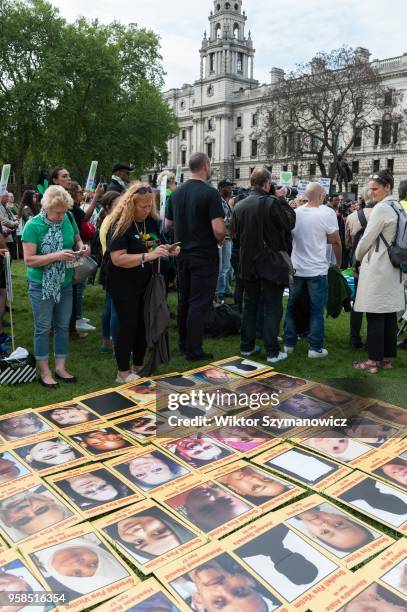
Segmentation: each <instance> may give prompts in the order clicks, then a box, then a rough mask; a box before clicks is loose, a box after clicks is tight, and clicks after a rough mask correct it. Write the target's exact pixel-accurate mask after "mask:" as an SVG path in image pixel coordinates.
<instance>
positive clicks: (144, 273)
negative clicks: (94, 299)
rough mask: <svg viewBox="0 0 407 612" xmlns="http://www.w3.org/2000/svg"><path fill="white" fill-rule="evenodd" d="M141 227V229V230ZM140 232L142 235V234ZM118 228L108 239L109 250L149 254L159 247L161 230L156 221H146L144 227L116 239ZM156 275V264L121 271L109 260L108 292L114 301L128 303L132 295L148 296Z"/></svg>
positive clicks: (139, 225)
mask: <svg viewBox="0 0 407 612" xmlns="http://www.w3.org/2000/svg"><path fill="white" fill-rule="evenodd" d="M137 226H138V227H137ZM139 231H140V234H139ZM113 232H114V226H112V227H111V228H110V229H109V232H108V235H107V250H108V252H109V253H111V252H112V251H126V252H127V253H129V255H133V254H138V253H148V252H150V251H152V250H154V248H155V247H157V246H158V244H159V230H158V225H157V222H156V221H154V219H150V218H148V219H146V222H145V226H144V223H138V224H137V225H136V224H135V223H133V225H131V226H130V227H129V229H128V230H127V231H126V232H124V234H121V235H120V236H116V237H115V238H112V236H113ZM151 274H152V263H149V262H146V263H145V264H144V267H143V266H136V267H135V268H120V267H118V266H115V265H114V264H113V263H112V261H111V259H110V258H109V261H108V264H107V270H106V288H107V290H108V292H109V293H110V295H111V296H112V298H113V299H128V298H129V297H131V296H132V295H135V294H137V295H138V294H140V293H144V291H145V290H146V287H147V284H148V281H149V280H150V278H151Z"/></svg>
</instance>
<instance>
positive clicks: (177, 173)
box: [175, 164, 182, 185]
mask: <svg viewBox="0 0 407 612" xmlns="http://www.w3.org/2000/svg"><path fill="white" fill-rule="evenodd" d="M181 174H182V164H178V166H177V172H176V174H175V182H176V183H177V185H178V183H180V182H181Z"/></svg>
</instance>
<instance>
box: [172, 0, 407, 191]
mask: <svg viewBox="0 0 407 612" xmlns="http://www.w3.org/2000/svg"><path fill="white" fill-rule="evenodd" d="M246 20H247V16H246V14H245V11H244V10H242V0H229V1H228V0H215V1H214V8H213V10H212V11H211V12H210V15H209V31H208V32H205V33H204V37H203V40H202V44H201V48H200V51H199V53H200V75H199V79H198V80H197V81H195V82H194V84H193V85H189V84H184V85H182V87H180V88H179V89H170V90H169V91H167V92H165V94H164V96H165V98H166V100H167V101H168V104H169V105H170V106H171V107H172V108H173V109H174V111H175V113H176V115H177V117H178V121H179V127H180V129H179V133H178V135H177V136H176V137H175V138H173V139H172V140H171V141H170V142H169V144H168V150H169V156H168V164H167V165H168V168H171V169H175V168H176V166H177V165H179V164H181V165H182V168H183V171H182V178H183V180H185V179H186V178H188V158H189V156H190V155H191V153H193V152H194V151H205V152H206V153H207V154H208V155H209V157H210V158H211V160H212V165H213V179H214V181H215V182H216V181H218V180H220V179H221V178H223V177H225V176H227V177H229V178H232V177H233V180H234V181H235V182H236V184H237V185H241V186H245V185H247V183H248V179H249V176H250V173H251V170H252V168H253V167H254V166H256V165H259V164H261V165H266V166H267V167H269V168H270V169H271V170H272V174H273V178H274V179H275V180H278V178H279V174H280V171H281V170H289V171H292V172H293V174H294V180H295V181H297V180H299V179H301V178H302V179H312V178H314V177H318V167H317V166H316V164H315V163H314V160H310V159H309V158H308V159H306V158H304V159H294V158H292V157H290V156H288V155H287V156H286V157H278V158H274V159H273V158H271V157H268V156H267V153H266V152H264V147H260V141H259V108H260V107H261V106H262V104H263V103H264V99H265V97H266V96H267V95H268V94H269V93H270V89H271V88H273V86H276V84H277V83H278V81H279V80H280V79H281V77H282V76H283V75H284V71H283V70H282V69H281V68H272V69H271V72H270V74H271V78H270V82H269V83H268V84H259V82H258V81H256V80H255V79H254V55H255V49H254V47H253V41H252V37H251V33H250V31H248V33H247V34H246V31H245V29H246ZM357 53H358V54H359V55H360V56H361V57H364V58H365V60H366V61H370V60H369V57H370V53H369V51H368V50H367V49H364V48H362V47H359V48H358V49H357ZM372 63H373V65H375V66H376V67H377V68H378V69H379V71H380V73H381V74H382V75H383V77H384V84H385V86H386V87H389V88H393V89H394V90H398V91H400V92H402V94H403V92H404V95H402V99H403V100H404V102H403V105H404V106H406V105H407V95H405V94H407V53H405V54H403V55H402V56H400V57H394V58H390V59H385V60H373V62H372ZM398 128H399V126H398V125H394V124H393V123H391V122H390V121H387V123H386V117H385V116H383V117H380V118H378V124H377V126H376V129H375V130H373V131H371V130H369V131H368V133H366V134H365V133H363V134H361V135H360V138H358V139H357V141H356V142H355V145H354V146H353V148H352V149H351V150H350V151H349V153H348V154H347V160H348V163H349V164H350V165H351V166H352V170H353V174H354V179H353V184H352V188H351V189H352V191H354V192H356V193H357V191H358V189H359V190H360V188H361V187H362V186H364V185H365V184H366V179H367V177H368V175H369V174H371V173H372V172H375V171H377V170H379V169H383V168H385V167H388V168H390V169H391V170H392V171H393V173H394V176H395V181H396V184H398V182H399V181H400V180H401V179H402V178H406V177H407V145H406V140H405V139H404V138H402V137H401V131H400V130H399V129H398ZM327 161H329V160H327Z"/></svg>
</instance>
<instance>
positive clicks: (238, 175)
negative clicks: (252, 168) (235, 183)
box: [235, 168, 240, 179]
mask: <svg viewBox="0 0 407 612" xmlns="http://www.w3.org/2000/svg"><path fill="white" fill-rule="evenodd" d="M235 179H240V168H235Z"/></svg>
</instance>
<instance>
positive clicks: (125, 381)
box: [116, 372, 140, 385]
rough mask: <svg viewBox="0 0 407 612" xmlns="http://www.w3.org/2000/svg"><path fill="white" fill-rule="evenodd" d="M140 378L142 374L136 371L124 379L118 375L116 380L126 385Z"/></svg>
mask: <svg viewBox="0 0 407 612" xmlns="http://www.w3.org/2000/svg"><path fill="white" fill-rule="evenodd" d="M139 378H140V376H139V375H138V374H135V373H134V372H132V373H131V374H129V375H128V376H126V378H124V379H123V378H120V377H119V376H117V378H116V382H117V383H119V384H120V385H125V384H126V383H129V382H133V381H134V380H138V379H139Z"/></svg>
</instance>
